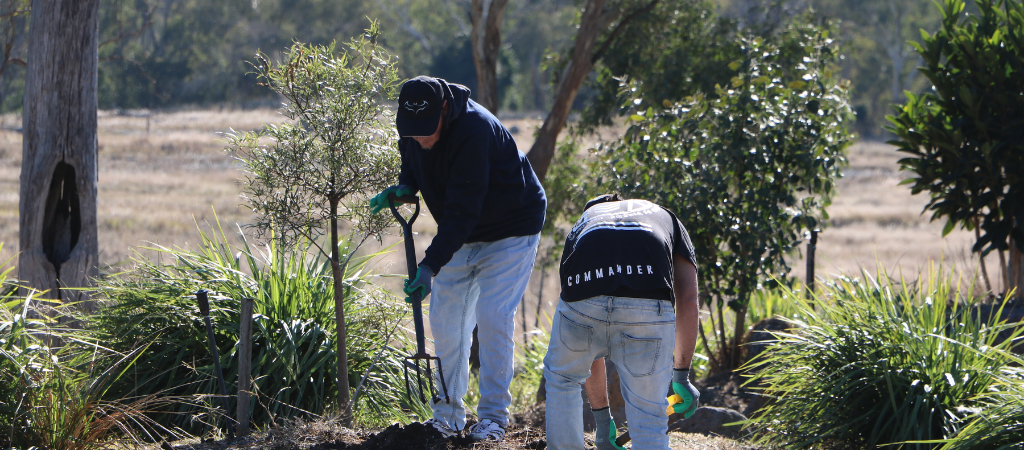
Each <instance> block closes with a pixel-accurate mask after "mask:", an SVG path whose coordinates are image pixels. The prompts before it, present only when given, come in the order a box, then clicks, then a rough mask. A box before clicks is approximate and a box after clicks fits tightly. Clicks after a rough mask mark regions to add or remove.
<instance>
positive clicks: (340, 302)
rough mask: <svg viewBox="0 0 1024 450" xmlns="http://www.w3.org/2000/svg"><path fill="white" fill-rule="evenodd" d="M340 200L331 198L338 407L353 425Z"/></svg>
mask: <svg viewBox="0 0 1024 450" xmlns="http://www.w3.org/2000/svg"><path fill="white" fill-rule="evenodd" d="M338 252H339V248H338V200H334V199H332V200H331V274H332V275H333V276H334V320H335V322H337V327H338V328H337V330H338V350H337V355H338V409H339V410H341V412H342V414H341V424H342V426H344V427H351V426H352V404H351V402H349V392H348V391H349V384H348V343H347V340H348V339H347V337H348V332H347V330H346V327H345V294H344V292H345V291H344V289H345V273H344V271H343V270H342V268H341V256H340V255H338Z"/></svg>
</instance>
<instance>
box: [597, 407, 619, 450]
mask: <svg viewBox="0 0 1024 450" xmlns="http://www.w3.org/2000/svg"><path fill="white" fill-rule="evenodd" d="M592 411H593V413H594V422H596V423H597V429H596V430H594V441H595V442H594V444H596V445H597V450H626V448H625V447H622V446H620V445H618V444H616V443H615V437H616V434H617V431H618V430H616V429H615V419H612V414H611V411H610V410H609V409H608V407H607V406H605V407H604V408H601V409H594V410H592Z"/></svg>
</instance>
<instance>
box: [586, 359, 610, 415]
mask: <svg viewBox="0 0 1024 450" xmlns="http://www.w3.org/2000/svg"><path fill="white" fill-rule="evenodd" d="M606 378H607V377H606V375H605V371H604V358H597V359H595V360H594V363H593V364H591V365H590V378H587V381H586V382H585V383H583V388H584V389H586V390H587V398H588V399H589V400H590V409H601V408H606V407H607V406H608V381H607V379H606Z"/></svg>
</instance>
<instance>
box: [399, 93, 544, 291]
mask: <svg viewBox="0 0 1024 450" xmlns="http://www.w3.org/2000/svg"><path fill="white" fill-rule="evenodd" d="M438 81H440V82H441V87H442V91H444V96H445V100H447V101H448V116H447V118H446V120H445V122H446V126H445V128H444V129H443V130H442V131H441V137H440V139H439V140H438V141H437V143H436V144H434V146H433V148H432V149H430V150H426V149H424V148H423V147H421V146H420V144H419V143H417V142H416V141H415V140H414V139H412V138H408V137H407V138H402V140H401V141H400V142H399V144H398V149H399V151H400V152H401V154H402V173H401V175H399V177H398V181H399V183H400V184H404V185H406V186H410V187H412V188H413V189H414V190H418V191H419V192H420V195H421V196H422V197H423V200H424V202H426V204H427V208H428V209H430V214H431V215H433V216H434V220H436V221H437V235H436V236H434V239H433V240H432V241H431V242H430V246H429V247H427V250H426V256H425V257H424V258H423V261H421V262H420V264H421V265H426V266H427V267H429V268H430V270H431V271H433V272H434V273H435V274H437V273H439V272H440V270H441V267H442V266H444V265H445V264H447V263H448V261H450V260H451V259H452V255H453V254H454V253H455V252H456V251H457V250H458V249H459V248H460V247H462V244H465V243H468V242H493V241H497V240H500V239H505V238H509V237H514V236H530V235H534V234H537V233H539V232H540V229H541V227H542V226H543V225H544V211H545V209H546V208H547V198H546V197H545V196H544V188H542V187H541V185H540V181H539V180H538V179H537V175H536V174H535V173H534V172H533V168H532V167H530V163H529V161H527V159H526V155H524V154H523V153H522V152H520V151H519V149H518V148H516V143H515V141H514V140H512V135H511V134H510V133H509V132H508V130H506V129H505V127H504V126H502V125H501V122H499V121H498V119H497V118H495V117H494V115H492V114H491V113H490V112H489V111H487V109H486V108H484V107H483V106H480V105H479V104H477V103H476V102H474V101H473V100H471V99H470V98H469V89H468V88H466V87H465V86H462V85H458V84H449V83H446V82H445V81H444V80H441V79H438Z"/></svg>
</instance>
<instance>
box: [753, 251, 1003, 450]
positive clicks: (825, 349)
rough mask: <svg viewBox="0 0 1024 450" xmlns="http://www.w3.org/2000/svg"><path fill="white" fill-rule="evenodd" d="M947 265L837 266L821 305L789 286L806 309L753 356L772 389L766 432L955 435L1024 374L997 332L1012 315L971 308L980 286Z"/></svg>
mask: <svg viewBox="0 0 1024 450" xmlns="http://www.w3.org/2000/svg"><path fill="white" fill-rule="evenodd" d="M942 273H943V272H941V271H940V270H938V269H937V268H933V269H932V270H931V271H929V272H926V273H923V274H922V275H921V277H920V278H919V279H918V280H916V281H907V280H904V279H893V278H881V279H878V280H874V279H872V278H870V277H867V276H865V278H864V279H863V280H861V279H850V278H845V277H841V278H838V279H836V280H835V281H834V282H831V283H828V284H826V285H825V286H821V287H820V291H819V293H818V295H817V296H816V297H815V298H814V302H815V304H816V306H817V309H812V308H811V306H810V304H809V303H808V302H806V301H804V299H803V298H802V296H801V295H798V294H797V293H794V292H792V291H787V292H786V293H785V295H788V296H790V297H791V298H792V300H793V302H794V303H795V304H797V305H799V317H800V319H790V320H791V322H792V323H793V325H794V327H795V329H794V330H793V331H792V332H790V333H779V334H778V339H779V343H777V344H776V345H775V346H773V347H772V348H771V349H770V350H769V352H768V356H766V357H765V358H763V359H760V360H759V361H758V362H757V363H756V365H755V367H753V369H755V370H758V373H757V375H756V376H755V377H754V380H757V381H760V382H761V383H763V386H764V393H765V394H766V395H768V396H770V397H772V398H773V399H774V401H773V402H770V403H769V404H768V405H767V406H766V407H764V409H762V410H761V413H760V416H759V417H758V418H757V419H756V420H755V421H754V422H753V424H752V425H753V427H754V429H755V430H756V431H757V432H758V433H759V434H760V436H762V440H763V443H765V444H769V443H770V444H774V445H780V446H781V447H782V448H817V447H819V446H825V445H833V444H835V445H839V444H843V445H852V446H854V447H857V448H862V447H863V448H873V447H876V446H900V445H903V446H904V448H931V447H932V446H933V444H925V443H907V442H908V441H928V440H935V439H942V438H947V437H951V436H953V435H954V434H955V433H956V432H957V430H958V429H960V428H961V427H963V426H965V425H966V424H967V416H968V415H969V411H971V410H972V408H981V407H983V406H984V405H985V403H984V401H983V396H984V395H987V394H989V393H990V392H991V391H992V390H993V388H994V387H995V386H999V385H1015V384H1017V383H1020V382H1021V381H1022V379H1021V377H1020V375H1021V374H1020V372H1019V371H1017V370H1014V369H1012V365H1013V364H1014V362H1015V361H1017V360H1016V359H1015V358H1014V356H1013V355H1012V354H1011V353H1010V352H1009V347H1010V346H1011V344H1012V340H1006V341H1002V342H1000V341H998V340H997V335H998V334H999V333H1000V332H1001V331H1003V330H1006V329H1008V328H1011V327H1013V326H1015V325H1006V324H999V323H997V322H996V319H995V318H997V317H998V314H996V315H995V316H994V318H992V319H986V318H982V317H979V315H978V314H976V313H973V310H972V308H971V306H973V305H975V304H976V303H977V302H978V301H979V300H980V299H981V298H982V295H980V293H976V292H974V290H973V289H972V287H971V286H962V285H956V284H954V282H953V280H955V279H957V278H955V277H954V276H953V275H942ZM1015 333H1016V334H1019V331H1016V332H1015ZM1016 334H1015V336H1016ZM901 443H905V444H901Z"/></svg>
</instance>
